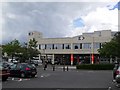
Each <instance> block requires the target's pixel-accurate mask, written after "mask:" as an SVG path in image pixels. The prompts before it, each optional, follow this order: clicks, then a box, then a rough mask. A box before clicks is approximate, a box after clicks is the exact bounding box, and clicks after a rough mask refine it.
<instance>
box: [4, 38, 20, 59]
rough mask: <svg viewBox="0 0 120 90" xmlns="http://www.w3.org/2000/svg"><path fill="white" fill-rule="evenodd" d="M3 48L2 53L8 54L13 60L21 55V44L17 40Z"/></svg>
mask: <svg viewBox="0 0 120 90" xmlns="http://www.w3.org/2000/svg"><path fill="white" fill-rule="evenodd" d="M2 48H3V49H2V52H3V53H5V52H6V53H7V54H8V56H10V57H11V58H12V59H13V57H14V56H16V55H17V54H19V53H20V48H21V45H20V42H19V41H18V40H16V39H15V40H13V41H11V42H10V43H8V44H6V45H3V46H2Z"/></svg>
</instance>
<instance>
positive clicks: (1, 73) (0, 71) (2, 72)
mask: <svg viewBox="0 0 120 90" xmlns="http://www.w3.org/2000/svg"><path fill="white" fill-rule="evenodd" d="M9 75H10V72H9V69H8V68H7V67H5V66H4V65H3V63H2V62H0V77H2V78H1V79H2V81H6V80H7V79H8V77H9Z"/></svg>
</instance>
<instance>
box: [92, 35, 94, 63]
mask: <svg viewBox="0 0 120 90" xmlns="http://www.w3.org/2000/svg"><path fill="white" fill-rule="evenodd" d="M92 44H93V47H92V56H91V60H92V64H94V37H92Z"/></svg>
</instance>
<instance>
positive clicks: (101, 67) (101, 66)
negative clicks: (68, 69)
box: [76, 64, 114, 70]
mask: <svg viewBox="0 0 120 90" xmlns="http://www.w3.org/2000/svg"><path fill="white" fill-rule="evenodd" d="M76 68H77V69H83V70H113V68H114V64H81V65H77V66H76Z"/></svg>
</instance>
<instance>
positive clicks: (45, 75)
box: [41, 74, 50, 77]
mask: <svg viewBox="0 0 120 90" xmlns="http://www.w3.org/2000/svg"><path fill="white" fill-rule="evenodd" d="M48 76H50V74H42V75H41V77H48Z"/></svg>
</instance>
